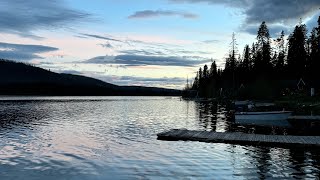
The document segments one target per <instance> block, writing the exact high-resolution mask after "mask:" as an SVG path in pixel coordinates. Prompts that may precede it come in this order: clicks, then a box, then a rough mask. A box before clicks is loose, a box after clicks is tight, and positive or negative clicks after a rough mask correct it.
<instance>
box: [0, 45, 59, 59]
mask: <svg viewBox="0 0 320 180" xmlns="http://www.w3.org/2000/svg"><path fill="white" fill-rule="evenodd" d="M56 50H59V49H58V48H55V47H50V46H42V45H27V44H10V43H4V42H0V58H4V59H12V60H32V59H42V57H41V56H39V55H38V54H40V53H45V52H50V51H56Z"/></svg>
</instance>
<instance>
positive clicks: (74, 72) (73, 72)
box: [59, 70, 83, 75]
mask: <svg viewBox="0 0 320 180" xmlns="http://www.w3.org/2000/svg"><path fill="white" fill-rule="evenodd" d="M59 73H62V74H75V75H83V73H82V72H79V71H75V70H62V71H59Z"/></svg>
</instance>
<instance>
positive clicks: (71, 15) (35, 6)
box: [0, 0, 90, 38]
mask: <svg viewBox="0 0 320 180" xmlns="http://www.w3.org/2000/svg"><path fill="white" fill-rule="evenodd" d="M0 14H1V18H0V32H5V33H11V34H18V35H21V36H25V37H30V38H41V37H39V36H36V35H34V34H33V32H34V31H36V30H39V29H56V28H70V27H71V26H72V25H74V24H75V22H82V21H84V20H85V19H87V18H89V16H90V15H89V14H87V13H84V12H81V11H78V10H74V9H71V8H69V7H67V6H66V3H65V2H64V1H63V0H50V1H39V0H1V2H0Z"/></svg>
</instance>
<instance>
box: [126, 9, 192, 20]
mask: <svg viewBox="0 0 320 180" xmlns="http://www.w3.org/2000/svg"><path fill="white" fill-rule="evenodd" d="M159 16H179V17H182V18H185V19H196V18H198V15H196V14H193V13H189V12H179V11H169V10H156V11H153V10H144V11H137V12H135V13H134V14H132V15H130V16H129V17H128V18H129V19H144V18H153V17H159Z"/></svg>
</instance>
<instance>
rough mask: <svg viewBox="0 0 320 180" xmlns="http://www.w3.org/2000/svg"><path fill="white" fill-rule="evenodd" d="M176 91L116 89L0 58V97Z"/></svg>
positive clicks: (167, 92)
mask: <svg viewBox="0 0 320 180" xmlns="http://www.w3.org/2000/svg"><path fill="white" fill-rule="evenodd" d="M180 94H181V91H180V90H175V89H165V88H155V87H143V86H118V85H114V84H111V83H107V82H104V81H101V80H98V79H94V78H91V77H86V76H82V75H74V74H65V73H55V72H51V71H48V70H45V69H43V68H40V67H36V66H33V65H30V64H25V63H22V62H15V61H12V60H6V59H0V95H68V96H69V95H71V96H78V95H93V96H95V95H97V96H98V95H99V96H100V95H102V96H103V95H105V96H179V95H180Z"/></svg>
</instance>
